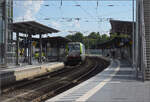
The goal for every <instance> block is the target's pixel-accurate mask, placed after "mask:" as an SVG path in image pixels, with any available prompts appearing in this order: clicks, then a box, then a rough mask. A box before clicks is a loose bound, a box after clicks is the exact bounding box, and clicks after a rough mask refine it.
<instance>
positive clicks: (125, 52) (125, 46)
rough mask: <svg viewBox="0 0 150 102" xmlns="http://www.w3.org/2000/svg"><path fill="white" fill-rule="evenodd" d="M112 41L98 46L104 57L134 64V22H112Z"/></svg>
mask: <svg viewBox="0 0 150 102" xmlns="http://www.w3.org/2000/svg"><path fill="white" fill-rule="evenodd" d="M110 24H111V30H110V36H114V37H112V39H111V40H109V41H107V42H104V43H102V44H99V45H98V48H99V49H102V52H103V55H105V56H111V57H112V55H113V57H118V58H124V59H127V60H128V61H129V62H130V63H132V34H133V25H134V24H135V23H134V22H130V21H120V20H110Z"/></svg>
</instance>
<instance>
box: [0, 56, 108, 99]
mask: <svg viewBox="0 0 150 102" xmlns="http://www.w3.org/2000/svg"><path fill="white" fill-rule="evenodd" d="M108 65H109V61H106V60H104V59H101V58H96V57H92V58H87V60H86V61H85V62H84V63H83V64H81V65H78V66H75V67H65V68H64V69H61V70H59V71H57V72H53V73H50V74H47V75H44V76H41V77H37V78H35V79H32V80H29V81H25V82H20V83H17V84H14V85H12V86H11V87H9V88H7V87H5V88H3V90H2V95H1V101H3V102H29V101H31V102H43V101H44V100H46V99H49V98H51V97H53V96H55V95H57V94H59V93H61V92H63V91H65V90H68V89H69V88H71V87H73V86H75V85H77V84H79V83H81V82H83V81H85V80H87V79H88V78H90V77H92V76H94V75H96V74H97V73H99V72H101V71H102V70H103V69H105V68H106V67H107V66H108Z"/></svg>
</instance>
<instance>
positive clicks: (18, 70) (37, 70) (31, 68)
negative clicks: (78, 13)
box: [0, 62, 64, 86]
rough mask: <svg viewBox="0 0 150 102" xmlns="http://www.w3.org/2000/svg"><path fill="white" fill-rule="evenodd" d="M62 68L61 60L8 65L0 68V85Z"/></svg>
mask: <svg viewBox="0 0 150 102" xmlns="http://www.w3.org/2000/svg"><path fill="white" fill-rule="evenodd" d="M61 68H64V64H63V62H50V63H45V64H36V65H25V66H9V67H8V68H6V69H4V68H0V82H1V85H2V86H3V85H8V84H10V83H14V82H16V81H21V80H24V79H30V78H34V77H37V76H40V75H43V74H46V73H49V72H53V71H56V70H59V69H61Z"/></svg>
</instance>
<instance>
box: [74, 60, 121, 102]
mask: <svg viewBox="0 0 150 102" xmlns="http://www.w3.org/2000/svg"><path fill="white" fill-rule="evenodd" d="M117 62H118V67H117V68H116V69H115V70H114V72H113V74H112V75H111V77H109V78H107V79H105V80H103V81H102V82H100V84H98V85H97V86H96V87H94V88H93V89H91V90H90V91H88V92H87V93H86V94H84V95H83V96H81V97H80V98H78V99H77V100H76V101H75V102H86V101H87V100H88V99H89V98H90V97H91V96H92V95H94V94H95V93H96V92H97V91H99V90H100V89H101V88H102V87H103V86H104V85H106V84H107V83H108V82H109V81H110V80H111V79H112V78H113V77H114V76H115V75H116V73H117V72H118V71H119V69H120V62H119V61H117Z"/></svg>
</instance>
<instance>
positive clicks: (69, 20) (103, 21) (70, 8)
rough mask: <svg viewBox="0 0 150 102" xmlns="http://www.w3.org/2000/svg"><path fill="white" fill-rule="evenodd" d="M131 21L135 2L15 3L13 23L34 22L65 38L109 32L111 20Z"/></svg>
mask: <svg viewBox="0 0 150 102" xmlns="http://www.w3.org/2000/svg"><path fill="white" fill-rule="evenodd" d="M110 18H112V19H115V20H125V21H132V1H99V2H98V3H97V1H63V2H62V3H61V2H60V1H51V0H33V1H32V0H20V1H19V0H16V1H15V0H14V21H15V22H18V21H31V20H35V21H37V22H40V23H42V24H45V25H47V26H50V27H54V28H56V29H58V30H60V31H61V32H60V33H58V34H52V35H56V36H66V35H67V34H71V32H75V31H80V32H83V33H84V34H85V35H88V34H89V33H90V32H92V31H95V32H100V33H101V34H104V33H109V30H110V28H111V26H110V23H109V19H110Z"/></svg>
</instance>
